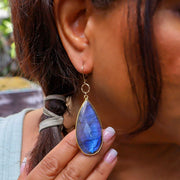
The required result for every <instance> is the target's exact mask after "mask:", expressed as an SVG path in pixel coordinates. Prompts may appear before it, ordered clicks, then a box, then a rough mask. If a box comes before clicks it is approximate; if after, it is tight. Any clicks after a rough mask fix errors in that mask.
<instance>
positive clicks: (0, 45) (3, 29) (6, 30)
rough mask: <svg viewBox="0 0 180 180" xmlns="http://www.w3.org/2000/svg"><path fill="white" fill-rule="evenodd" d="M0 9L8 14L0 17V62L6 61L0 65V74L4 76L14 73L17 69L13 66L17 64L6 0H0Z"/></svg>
mask: <svg viewBox="0 0 180 180" xmlns="http://www.w3.org/2000/svg"><path fill="white" fill-rule="evenodd" d="M0 10H3V11H4V12H6V13H8V14H9V17H6V18H4V19H0V56H1V57H2V58H3V59H1V57H0V60H1V61H2V62H4V61H7V63H5V66H0V76H2V75H3V76H4V75H12V74H16V73H17V71H18V69H16V68H14V67H17V65H15V64H17V63H16V61H15V59H16V53H15V43H14V42H13V35H12V32H13V28H12V23H11V18H10V8H9V4H8V0H0ZM8 57H9V58H8ZM9 60H10V61H9ZM3 64H4V63H3ZM12 67H13V68H12ZM12 69H13V70H12Z"/></svg>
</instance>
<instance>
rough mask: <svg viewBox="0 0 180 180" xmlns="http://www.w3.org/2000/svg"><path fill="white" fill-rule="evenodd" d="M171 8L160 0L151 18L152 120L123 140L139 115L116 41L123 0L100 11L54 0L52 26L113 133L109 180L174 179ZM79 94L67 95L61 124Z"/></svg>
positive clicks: (176, 37) (178, 64) (178, 136)
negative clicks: (156, 74) (157, 95)
mask: <svg viewBox="0 0 180 180" xmlns="http://www.w3.org/2000/svg"><path fill="white" fill-rule="evenodd" d="M132 5H133V4H132ZM177 7H179V9H180V3H179V1H178V0H173V1H172V0H165V1H163V2H162V4H161V6H160V7H159V8H158V9H157V11H156V13H155V16H154V19H153V25H154V35H155V40H156V48H157V51H158V54H159V58H160V63H161V68H162V79H163V88H162V97H161V102H160V107H159V111H158V116H157V119H156V122H155V124H154V125H153V127H151V128H150V129H149V130H147V131H145V132H143V133H140V134H139V135H137V136H135V137H134V138H131V139H127V138H125V137H123V133H124V132H128V131H129V130H130V129H132V128H133V127H134V125H135V124H136V123H137V122H138V118H139V116H138V110H137V105H136V101H135V99H134V97H133V94H132V91H131V85H130V82H129V76H128V72H127V65H126V60H125V58H124V49H123V41H122V39H123V37H124V36H127V34H128V30H129V29H128V26H127V24H126V14H127V1H125V0H124V1H118V2H117V3H116V6H115V7H114V8H112V9H109V10H106V11H100V10H96V9H94V8H93V7H92V6H91V4H90V3H89V1H80V0H77V1H74V0H65V1H63V2H59V1H58V0H55V14H56V19H57V21H56V22H57V27H58V31H59V35H60V37H61V40H62V42H63V45H64V47H65V49H66V51H67V53H68V55H69V57H70V60H71V62H72V63H73V65H74V67H75V68H76V69H77V71H79V72H80V73H83V72H84V73H85V74H89V76H88V79H87V80H88V83H89V84H90V86H91V92H90V94H89V99H90V101H91V102H92V104H93V105H94V106H95V108H96V111H97V113H98V115H99V117H100V119H101V121H102V124H103V126H104V127H106V126H112V127H113V128H115V130H116V132H117V138H116V141H115V143H114V147H115V148H116V150H118V152H119V159H118V164H117V166H116V169H115V170H114V172H113V173H112V175H111V178H112V179H113V180H116V179H140V180H141V179H147V180H148V179H150V180H152V179H179V178H180V172H179V169H178V167H180V147H179V144H180V133H179V129H180V111H179V107H180V93H179V92H180V13H178V9H177ZM134 8H135V4H134ZM84 10H86V11H84ZM79 12H81V13H79ZM77 15H78V16H77ZM82 67H84V71H82ZM139 78H140V77H139ZM137 79H138V78H137ZM138 86H141V84H138ZM140 89H141V88H140ZM80 97H83V95H82V94H81V92H79V94H78V95H76V96H75V97H74V98H73V102H72V103H73V105H72V108H71V115H69V114H66V115H65V126H66V127H71V126H72V125H73V124H74V123H75V119H76V117H75V116H76V114H77V111H78V109H79V107H80V105H81V103H82V101H83V98H80ZM35 124H36V123H35ZM27 141H28V140H27ZM28 142H30V140H29V141H28ZM30 144H33V142H30ZM24 147H26V145H25V143H24ZM29 147H30V146H29ZM25 151H27V150H25ZM23 152H24V151H23ZM169 162H171V163H169Z"/></svg>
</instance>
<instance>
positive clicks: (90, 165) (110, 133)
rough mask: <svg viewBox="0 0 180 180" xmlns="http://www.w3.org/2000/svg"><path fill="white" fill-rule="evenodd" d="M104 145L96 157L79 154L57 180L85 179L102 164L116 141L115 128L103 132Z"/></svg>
mask: <svg viewBox="0 0 180 180" xmlns="http://www.w3.org/2000/svg"><path fill="white" fill-rule="evenodd" d="M103 138H104V140H103V141H104V143H103V147H102V149H101V151H100V152H99V153H98V154H97V155H94V156H86V155H84V154H82V153H81V152H79V153H78V154H77V155H76V156H75V157H74V158H73V159H72V160H71V162H70V163H69V164H68V165H67V166H66V168H65V169H63V171H62V172H61V173H60V174H59V175H58V176H57V178H56V179H57V180H67V179H73V180H76V179H77V180H79V179H85V178H86V177H87V176H88V175H89V174H90V173H91V171H92V170H93V169H94V167H95V166H96V165H97V164H98V163H99V162H100V160H101V159H102V158H103V156H104V154H105V153H106V152H107V150H108V149H109V148H110V146H111V145H112V143H113V141H114V139H115V131H114V129H113V128H110V127H109V128H107V129H106V130H105V131H104V132H103Z"/></svg>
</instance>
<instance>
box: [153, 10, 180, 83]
mask: <svg viewBox="0 0 180 180" xmlns="http://www.w3.org/2000/svg"><path fill="white" fill-rule="evenodd" d="M154 22H155V24H154V27H155V36H156V43H157V49H158V53H159V56H160V60H161V66H162V75H163V80H164V82H166V83H171V84H174V85H178V84H179V85H180V17H178V16H177V15H175V14H173V13H172V12H171V11H168V10H167V11H162V12H159V13H158V14H157V16H156V17H155V21H154Z"/></svg>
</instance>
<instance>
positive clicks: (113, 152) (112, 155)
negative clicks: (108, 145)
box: [104, 149, 118, 164]
mask: <svg viewBox="0 0 180 180" xmlns="http://www.w3.org/2000/svg"><path fill="white" fill-rule="evenodd" d="M117 155H118V152H117V151H116V150H115V149H111V150H110V151H109V152H108V153H107V154H106V155H105V157H104V161H105V162H107V163H109V164H111V163H112V162H113V161H114V160H115V158H116V157H117Z"/></svg>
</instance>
